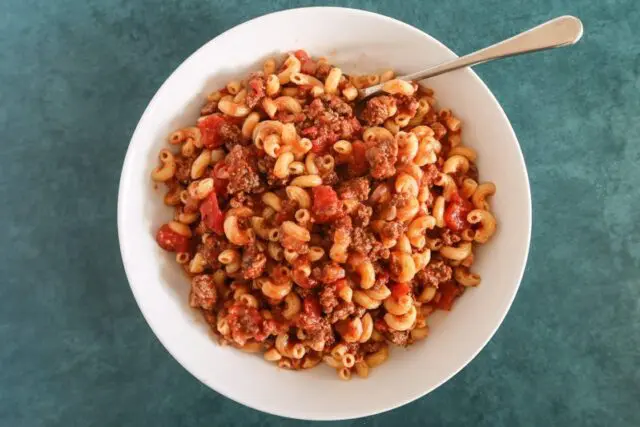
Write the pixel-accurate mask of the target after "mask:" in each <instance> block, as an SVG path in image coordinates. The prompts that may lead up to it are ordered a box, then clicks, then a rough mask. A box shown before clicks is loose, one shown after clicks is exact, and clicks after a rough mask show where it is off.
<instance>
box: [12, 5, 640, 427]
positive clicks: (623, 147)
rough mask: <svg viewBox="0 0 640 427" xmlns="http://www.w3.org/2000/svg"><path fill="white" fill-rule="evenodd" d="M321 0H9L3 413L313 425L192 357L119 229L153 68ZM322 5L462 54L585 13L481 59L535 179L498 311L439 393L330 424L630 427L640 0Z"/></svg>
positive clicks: (639, 348) (638, 339) (63, 419)
mask: <svg viewBox="0 0 640 427" xmlns="http://www.w3.org/2000/svg"><path fill="white" fill-rule="evenodd" d="M310 3H311V2H297V1H285V0H274V1H272V2H268V3H267V2H258V1H237V2H228V1H220V0H180V1H178V0H167V1H151V0H129V1H126V0H104V1H100V0H55V1H54V0H2V1H1V2H0V100H1V103H0V129H1V130H2V136H3V137H2V148H1V151H0V200H2V202H3V203H2V207H1V208H0V222H1V223H2V224H3V227H2V230H3V231H2V232H1V235H2V237H3V238H2V242H3V243H2V252H1V257H0V366H1V368H0V425H2V426H7V427H19V426H65V427H67V426H92V425H96V426H139V425H153V426H178V425H180V426H197V427H202V426H227V425H230V426H233V425H238V426H240V425H242V426H276V425H285V426H294V425H308V424H311V423H301V422H296V421H292V420H285V419H283V418H278V417H274V416H270V415H265V414H262V413H259V412H257V411H254V410H251V409H248V408H246V407H244V406H241V405H239V404H237V403H235V402H232V401H230V400H228V399H226V398H224V397H222V396H220V395H218V394H216V393H215V392H213V391H211V390H210V389H208V388H206V387H205V386H203V385H202V384H200V383H199V382H198V381H197V380H195V379H194V378H193V377H191V375H189V374H188V373H187V372H186V371H185V370H184V369H183V368H182V367H180V365H179V364H178V363H177V362H176V361H174V360H173V358H172V357H171V356H170V355H169V354H168V353H167V352H166V351H165V350H164V349H163V347H162V346H161V345H160V343H159V342H158V340H157V339H156V338H155V336H154V335H153V333H152V332H151V330H150V329H149V327H148V326H147V325H146V323H145V321H144V319H143V318H142V316H141V314H140V312H139V310H138V308H137V306H136V304H135V302H134V299H133V296H132V294H131V292H130V290H129V286H128V284H127V280H126V278H125V275H124V271H123V268H122V264H121V260H120V254H119V250H118V240H117V235H116V195H117V185H118V178H119V174H120V168H121V165H122V160H123V158H124V154H125V150H126V148H127V144H128V142H129V139H130V137H131V134H132V132H133V130H134V127H135V125H136V123H137V121H138V119H139V117H140V115H141V114H142V111H143V110H144V108H145V106H146V105H147V103H148V101H149V100H150V98H151V97H152V95H153V94H154V93H155V91H156V90H157V88H158V87H159V86H160V84H161V83H162V82H163V81H164V80H165V79H166V78H167V76H168V75H169V74H170V73H171V72H172V71H173V69H174V68H175V67H176V66H177V65H178V64H179V63H180V62H181V61H182V60H183V59H184V58H186V57H187V56H188V55H189V54H190V53H191V52H192V51H194V50H195V49H196V48H198V47H199V46H200V45H202V44H203V43H205V42H206V41H208V40H209V39H211V38H213V37H215V36H217V35H218V34H220V33H221V32H223V31H224V30H226V29H228V28H231V27H232V26H234V25H236V24H239V23H241V22H243V21H245V20H247V19H249V18H253V17H256V16H259V15H262V14H264V13H267V12H270V11H274V10H278V9H284V8H290V7H295V6H299V5H308V4H310ZM332 4H336V5H337V4H340V5H345V6H351V7H358V8H364V9H368V10H372V11H375V12H380V13H383V14H386V15H389V16H393V17H395V18H398V19H400V20H403V21H405V22H407V23H409V24H412V25H414V26H416V27H418V28H421V29H423V30H424V31H426V32H428V33H430V34H431V35H433V36H435V37H436V38H438V39H440V40H442V41H443V42H444V43H445V44H447V45H448V46H449V47H451V48H452V49H453V50H454V51H456V52H458V53H465V52H469V51H472V50H474V49H476V48H479V47H482V46H484V45H486V44H489V43H491V42H494V41H496V40H499V39H501V38H503V37H505V36H509V35H511V34H513V33H516V32H518V31H521V30H523V29H525V28H528V27H530V26H532V25H535V24H538V23H540V22H542V21H544V20H546V19H548V18H551V17H554V16H558V15H562V14H574V15H577V16H579V17H581V18H582V19H583V21H584V24H585V36H584V38H583V40H582V41H581V42H580V44H579V45H577V46H576V47H574V48H570V49H563V50H557V51H551V52H545V53H539V54H535V55H530V56H523V57H519V58H514V59H510V60H507V61H504V62H501V63H494V64H487V65H483V66H480V67H479V68H477V72H478V74H479V75H480V76H481V77H482V78H483V80H484V81H485V82H486V83H487V84H488V86H489V87H490V88H491V90H492V91H493V92H494V93H495V95H496V97H497V98H498V100H499V101H500V102H501V104H502V106H503V107H504V109H505V111H506V112H507V114H508V116H509V118H510V119H511V122H512V123H513V127H514V128H515V131H516V133H517V135H518V137H519V140H520V143H521V145H522V150H523V152H524V155H525V159H526V162H527V165H528V168H529V176H530V180H531V187H532V194H533V212H534V215H533V218H534V224H533V237H532V245H531V254H530V257H529V263H528V267H527V271H526V273H525V277H524V281H523V283H522V287H521V289H520V292H519V294H518V296H517V298H516V300H515V303H514V305H513V307H512V309H511V311H510V313H509V315H508V316H507V318H506V320H505V322H504V324H503V326H502V327H501V328H500V330H499V331H498V333H497V334H496V335H495V337H494V338H493V339H492V340H491V342H490V343H489V344H488V345H487V347H486V348H485V350H484V351H482V352H481V353H480V355H479V356H478V357H477V358H476V359H475V360H474V361H473V362H472V363H471V364H470V365H469V366H468V367H467V368H465V369H464V370H463V371H462V372H461V373H460V374H458V375H457V376H456V377H455V378H454V379H452V380H451V381H449V382H448V383H446V384H445V385H443V386H442V387H440V388H439V389H438V390H437V391H435V392H433V393H431V394H430V395H429V396H427V397H425V398H422V399H420V400H418V401H416V402H414V403H411V404H409V405H407V406H405V407H402V408H400V409H397V410H394V411H392V412H389V413H386V414H383V415H380V416H375V417H369V418H365V419H361V420H354V421H348V422H344V423H341V424H340V423H336V425H339V424H340V425H352V426H386V425H395V424H397V425H409V426H418V425H429V426H438V425H448V426H492V427H494V426H505V427H506V426H509V427H512V426H580V427H583V426H631V427H637V426H640V405H639V404H640V277H639V276H640V275H639V273H640V268H639V267H640V226H639V225H638V223H639V221H638V220H639V217H640V215H639V214H640V190H639V188H640V186H639V182H640V167H639V163H640V96H639V95H640V59H639V58H640V34H639V32H638V25H639V24H640V12H639V10H640V6H639V5H638V3H637V1H636V0H617V1H616V0H608V1H603V0H591V1H588V0H580V1H578V0H528V1H524V0H516V1H506V0H503V1H498V0H484V1H473V0H463V1H438V2H435V1H419V0H413V1H411V0H406V1H403V2H397V1H391V0H383V1H380V2H375V1H350V2H333V3H332ZM256 37H259V35H256ZM425 369H427V368H425Z"/></svg>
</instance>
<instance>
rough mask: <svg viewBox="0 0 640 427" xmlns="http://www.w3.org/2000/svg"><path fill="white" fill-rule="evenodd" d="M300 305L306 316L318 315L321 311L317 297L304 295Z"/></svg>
mask: <svg viewBox="0 0 640 427" xmlns="http://www.w3.org/2000/svg"><path fill="white" fill-rule="evenodd" d="M302 306H303V309H304V312H305V314H307V315H308V316H314V317H320V314H321V313H322V308H321V307H320V302H319V301H318V297H315V296H308V297H306V298H305V299H304V301H303V303H302Z"/></svg>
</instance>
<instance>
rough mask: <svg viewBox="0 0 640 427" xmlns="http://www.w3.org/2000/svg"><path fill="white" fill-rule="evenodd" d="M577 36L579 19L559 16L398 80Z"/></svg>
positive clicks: (532, 49) (375, 89)
mask: <svg viewBox="0 0 640 427" xmlns="http://www.w3.org/2000/svg"><path fill="white" fill-rule="evenodd" d="M580 37H582V22H581V21H580V20H579V19H578V18H576V17H575V16H560V17H558V18H555V19H552V20H550V21H547V22H545V23H544V24H540V25H538V26H537V27H533V28H531V29H530V30H527V31H524V32H522V33H520V34H518V35H516V36H513V37H511V38H508V39H506V40H504V41H501V42H499V43H496V44H494V45H491V46H489V47H485V48H484V49H481V50H478V51H476V52H473V53H470V54H468V55H465V56H463V57H460V58H456V59H453V60H451V61H448V62H445V63H443V64H439V65H435V66H433V67H430V68H427V69H426V70H423V71H418V72H417V73H413V74H409V75H406V76H402V77H398V78H399V79H401V80H416V81H418V80H423V79H426V78H428V77H434V76H437V75H439V74H443V73H446V72H448V71H453V70H457V69H459V68H463V67H469V66H472V65H476V64H481V63H483V62H487V61H491V60H494V59H501V58H507V57H509V56H515V55H521V54H523V53H529V52H536V51H539V50H545V49H553V48H556V47H562V46H570V45H572V44H575V43H576V42H577V41H578V40H580ZM381 87H382V85H376V86H372V87H370V88H367V89H364V90H363V91H362V92H363V93H362V96H363V97H366V96H369V95H372V94H373V93H375V92H378V91H379V90H380V88H381ZM372 89H373V90H372Z"/></svg>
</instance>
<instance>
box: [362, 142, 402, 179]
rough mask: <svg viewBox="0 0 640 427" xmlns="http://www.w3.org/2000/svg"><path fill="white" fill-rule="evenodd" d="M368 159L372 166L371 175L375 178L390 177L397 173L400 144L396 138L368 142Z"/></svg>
mask: <svg viewBox="0 0 640 427" xmlns="http://www.w3.org/2000/svg"><path fill="white" fill-rule="evenodd" d="M366 157H367V161H368V162H369V166H371V176H372V177H374V178H375V179H386V178H390V177H392V176H393V175H395V173H396V168H395V164H396V162H397V160H398V144H397V143H396V141H395V140H394V139H386V140H382V141H369V142H367V151H366Z"/></svg>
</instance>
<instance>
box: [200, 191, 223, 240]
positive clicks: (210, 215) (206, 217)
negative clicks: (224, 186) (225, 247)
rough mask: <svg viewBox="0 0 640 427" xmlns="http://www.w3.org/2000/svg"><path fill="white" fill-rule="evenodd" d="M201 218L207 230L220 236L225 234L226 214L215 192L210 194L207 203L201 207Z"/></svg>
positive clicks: (203, 203)
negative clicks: (221, 208)
mask: <svg viewBox="0 0 640 427" xmlns="http://www.w3.org/2000/svg"><path fill="white" fill-rule="evenodd" d="M200 216H201V217H202V221H203V222H204V224H205V225H206V226H207V228H209V229H210V230H213V231H214V232H216V233H217V234H220V235H222V233H224V230H223V227H222V225H223V223H224V214H223V213H222V211H221V210H220V207H219V206H218V196H217V195H216V192H215V191H213V192H211V194H209V196H207V198H206V199H205V201H204V202H202V204H201V205H200Z"/></svg>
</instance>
